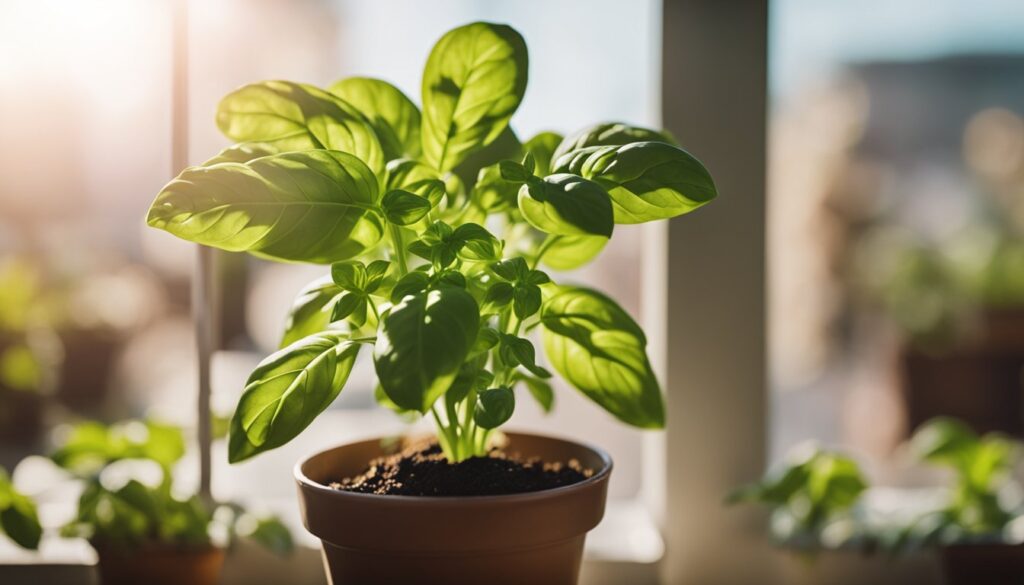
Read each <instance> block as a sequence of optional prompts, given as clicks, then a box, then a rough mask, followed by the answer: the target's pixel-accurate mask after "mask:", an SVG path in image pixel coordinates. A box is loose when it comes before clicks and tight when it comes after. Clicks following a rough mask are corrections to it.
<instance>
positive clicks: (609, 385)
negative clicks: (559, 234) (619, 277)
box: [540, 287, 665, 428]
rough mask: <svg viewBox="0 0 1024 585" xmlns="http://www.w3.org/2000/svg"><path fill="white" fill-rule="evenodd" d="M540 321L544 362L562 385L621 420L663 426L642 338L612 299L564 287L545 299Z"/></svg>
mask: <svg viewBox="0 0 1024 585" xmlns="http://www.w3.org/2000/svg"><path fill="white" fill-rule="evenodd" d="M540 322H541V326H542V332H543V333H542V337H543V340H544V350H545V353H547V356H548V361H549V362H550V363H551V366H552V367H553V368H554V369H555V370H556V371H558V373H559V374H561V375H562V377H563V378H565V380H566V381H567V382H569V383H570V384H572V385H573V386H575V387H576V388H577V389H579V390H580V391H581V392H583V394H584V395H586V396H587V397H588V398H590V399H591V400H593V401H594V402H596V403H597V404H599V405H600V406H602V407H603V408H604V409H605V410H607V411H608V412H610V413H611V414H612V415H614V416H615V417H617V418H618V419H619V420H622V421H623V422H626V423H628V424H631V425H634V426H637V427H642V428H661V427H663V426H664V425H665V407H664V404H663V402H662V397H661V390H660V389H659V387H658V381H657V380H656V379H655V377H654V372H653V370H652V369H651V365H650V362H649V361H648V359H647V353H646V346H647V339H646V337H645V336H644V333H643V331H642V330H641V329H640V326H639V325H637V324H636V322H635V321H633V319H632V318H631V317H630V316H629V314H628V313H626V311H624V310H622V308H621V307H619V306H618V305H617V304H616V303H615V302H614V301H612V300H611V299H609V298H608V297H606V296H604V295H602V294H601V293H598V292H596V291H593V290H589V289H585V288H573V287H565V288H562V289H561V290H560V292H558V293H556V294H555V295H553V296H552V297H550V298H549V299H547V301H545V303H544V306H543V309H542V310H541V315H540Z"/></svg>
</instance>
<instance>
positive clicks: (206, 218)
mask: <svg viewBox="0 0 1024 585" xmlns="http://www.w3.org/2000/svg"><path fill="white" fill-rule="evenodd" d="M527 70H528V56H527V50H526V44H525V42H524V41H523V38H522V37H521V36H520V35H519V33H517V32H516V31H515V30H513V29H512V28H510V27H508V26H504V25H497V24H490V23H482V22H477V23H472V24H469V25H465V26H462V27H459V28H456V29H454V30H452V31H449V32H448V33H447V34H445V35H444V36H443V37H442V38H441V39H440V40H439V41H438V42H437V44H436V45H435V46H434V48H433V50H432V51H431V53H430V56H429V57H428V59H427V63H426V67H425V69H424V74H423V82H422V96H421V97H422V111H421V109H420V108H418V107H417V106H416V105H415V104H414V103H413V102H412V101H411V100H410V99H409V98H408V97H406V96H405V95H404V94H402V92H401V91H399V90H398V89H397V88H395V87H394V86H392V85H390V84H388V83H386V82H384V81H381V80H377V79H369V78H350V79H345V80H342V81H339V82H338V83H335V84H333V85H332V86H330V88H328V90H323V89H319V88H317V87H314V86H311V85H307V84H299V83H292V82H287V81H266V82H262V83H256V84H252V85H247V86H245V87H242V88H240V89H238V90H236V91H234V92H232V93H231V94H229V95H227V96H226V97H225V98H224V99H223V100H222V101H221V103H220V106H219V108H218V111H217V124H218V126H219V127H220V129H221V130H222V131H223V132H224V134H225V135H227V136H228V137H229V138H231V139H232V140H234V141H236V142H237V144H235V145H234V146H231V147H229V148H227V149H225V150H224V151H222V152H221V153H220V154H218V155H217V156H215V157H214V158H213V159H210V160H209V161H207V162H206V163H204V164H202V165H200V166H196V167H192V168H189V169H186V170H185V171H183V172H182V173H181V174H180V175H179V176H178V178H176V179H175V180H173V181H171V183H169V184H168V185H167V186H166V187H164V189H163V190H162V191H161V192H160V194H159V195H158V196H157V198H156V201H155V202H154V203H153V205H152V208H151V209H150V212H149V216H148V220H147V221H148V223H149V225H151V226H153V227H156V228H160V229H164V230H167V231H168V232H170V233H172V234H175V235H177V236H179V237H181V238H184V239H187V240H190V241H193V242H197V243H200V244H203V245H208V246H214V247H217V248H221V249H224V250H229V251H236V252H241V251H245V252H249V253H252V254H254V255H256V256H259V257H262V258H267V259H272V260H279V261H291V262H311V263H318V264H329V265H330V266H331V270H330V275H329V276H325V277H324V278H321V279H319V280H317V281H315V282H313V283H310V285H309V286H307V287H306V288H305V289H303V291H302V292H301V293H300V294H299V296H298V298H297V299H296V301H295V304H294V306H293V307H292V310H291V314H290V317H289V319H288V322H287V324H286V327H285V332H284V335H283V339H282V343H281V346H282V349H281V350H280V351H278V352H277V353H275V354H273V355H271V356H270V357H268V358H267V359H266V360H264V361H263V362H262V363H261V364H260V365H259V366H258V367H257V368H256V370H255V371H254V372H253V373H252V376H251V377H250V378H249V381H248V384H247V386H246V388H245V390H244V392H243V395H242V397H241V399H240V401H239V404H238V408H237V410H236V412H235V415H234V418H233V419H232V423H231V429H230V443H229V457H230V459H231V461H233V462H237V461H241V460H244V459H246V458H249V457H252V456H253V455H256V454H258V453H260V452H263V451H266V450H269V449H273V448H275V447H278V446H281V445H283V444H284V443H286V442H288V441H289V440H291V439H292V438H293V437H295V436H296V435H297V434H298V433H299V432H301V431H302V430H303V429H304V428H305V427H306V426H308V425H309V423H310V422H311V421H312V420H313V419H314V418H315V417H316V416H317V415H318V414H319V413H320V412H322V411H323V410H324V409H325V408H327V406H328V405H330V403H331V402H332V401H333V400H334V399H335V397H337V395H338V393H339V392H340V391H341V390H342V387H343V386H344V384H345V382H346V379H347V378H348V375H349V373H350V372H351V370H352V366H353V363H354V362H355V360H356V358H357V356H358V354H359V353H360V352H361V351H362V349H363V348H364V347H365V346H370V347H371V349H372V354H373V356H372V357H373V361H374V365H375V368H376V372H377V375H378V379H379V389H378V391H377V392H376V396H377V398H378V400H379V401H380V402H381V403H382V404H384V405H385V406H388V407H389V408H392V409H394V410H397V411H400V412H406V413H410V412H411V413H430V415H431V416H432V417H433V418H434V420H435V421H436V424H437V428H438V439H439V442H440V444H441V446H442V448H443V449H444V452H445V454H446V455H447V457H448V458H449V459H450V460H452V461H458V460H461V459H465V458H467V457H471V456H475V455H481V454H483V453H485V452H486V449H487V441H488V436H489V434H490V433H491V432H492V431H493V429H495V428H497V427H499V426H500V425H502V424H503V423H504V422H506V421H507V420H508V419H509V417H511V415H512V413H513V410H514V408H515V400H516V398H515V394H514V388H515V387H517V386H520V387H525V388H526V389H527V390H528V391H529V393H530V394H531V395H532V396H533V397H534V398H536V399H537V400H538V401H539V402H540V403H541V405H542V406H543V407H544V408H545V409H549V408H551V406H552V402H553V392H552V389H551V386H550V384H549V381H548V380H549V379H550V378H551V376H552V374H551V372H549V371H548V370H547V369H546V368H544V367H542V366H541V365H540V364H538V356H537V350H536V347H535V345H534V341H533V340H532V339H531V336H530V333H531V332H533V331H539V333H540V338H541V339H542V342H543V347H544V352H545V354H546V355H547V360H548V363H550V364H551V367H552V368H553V369H554V370H556V371H557V372H558V373H559V374H560V375H561V376H562V377H563V378H565V379H566V380H567V381H568V382H569V383H570V384H571V385H573V386H574V387H576V388H577V389H579V390H580V391H581V392H582V393H583V394H585V395H586V396H587V397H589V398H590V399H592V400H594V401H595V402H596V403H597V404H599V405H600V406H602V407H603V408H604V409H606V410H607V411H608V412H610V413H611V414H612V415H614V416H615V417H617V418H618V419H620V420H622V421H624V422H626V423H628V424H631V425H634V426H638V427H642V428H660V427H662V426H663V425H664V422H665V421H664V407H663V404H662V397H661V391H660V389H659V386H658V382H657V380H656V379H655V377H654V374H653V372H652V370H651V366H650V363H649V361H648V358H647V355H646V343H647V341H646V337H645V336H644V333H643V331H642V330H641V329H640V327H639V326H638V325H637V324H636V322H635V321H634V320H633V319H632V318H631V317H630V316H629V314H628V313H626V311H624V310H623V309H622V308H621V307H619V306H618V305H617V304H616V303H615V302H614V301H613V300H611V299H609V298H608V297H606V296H605V295H603V294H601V293H599V292H597V291H594V290H590V289H587V288H582V287H574V286H561V285H558V284H556V283H554V282H553V281H552V279H551V277H550V275H549V274H547V272H545V271H544V270H542V267H547V268H552V269H556V270H569V269H573V268H577V267H579V266H581V265H583V264H585V263H587V262H589V261H590V260H592V259H593V258H594V257H595V256H596V255H597V254H598V253H599V252H600V251H601V249H602V248H603V247H604V245H605V244H606V243H607V241H608V238H610V237H611V235H612V233H613V230H614V226H615V225H616V224H633V223H642V222H646V221H653V220H659V219H666V218H671V217H676V216H678V215H682V214H685V213H688V212H690V211H692V210H694V209H696V208H698V207H700V206H701V205H703V204H705V203H707V202H708V201H710V200H711V199H712V198H714V197H715V195H716V191H715V187H714V184H713V182H712V180H711V177H710V175H709V174H708V172H707V170H706V169H705V168H704V167H703V166H702V165H701V164H700V162H698V161H697V160H696V159H695V158H694V157H692V156H691V155H690V154H688V153H687V152H686V151H684V150H682V149H680V148H679V147H678V146H677V145H676V144H675V141H674V140H673V139H672V138H671V137H670V136H668V135H667V134H665V133H662V132H658V131H654V130H648V129H644V128H637V127H632V126H628V125H625V124H617V123H607V124H598V125H595V126H592V127H589V128H585V129H583V130H581V131H579V132H577V133H576V134H573V135H571V136H568V137H565V138H563V137H562V136H560V135H558V134H556V133H553V132H542V133H540V134H538V135H536V136H534V137H532V138H530V139H529V140H527V141H525V142H520V140H519V138H518V137H517V136H516V134H515V133H514V132H513V131H512V130H511V128H510V127H509V125H508V124H509V120H510V118H511V117H512V115H513V114H514V112H515V110H516V109H517V108H518V106H519V103H520V101H521V100H522V98H523V95H524V93H525V91H526V84H527V76H528V74H527Z"/></svg>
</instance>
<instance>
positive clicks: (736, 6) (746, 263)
mask: <svg viewBox="0 0 1024 585" xmlns="http://www.w3.org/2000/svg"><path fill="white" fill-rule="evenodd" d="M767 4H768V0H728V1H725V0H664V3H663V16H664V18H663V38H662V50H663V52H662V110H663V111H662V113H663V121H664V125H665V127H666V128H667V129H668V130H670V131H671V132H672V133H673V134H675V135H676V136H677V137H679V139H680V141H682V143H683V144H685V145H686V148H687V149H690V150H692V152H694V153H696V154H697V155H698V156H699V157H700V158H701V160H702V161H703V162H704V163H705V164H706V165H707V166H708V168H709V169H710V170H711V173H712V175H713V176H714V177H715V181H716V183H717V185H718V189H719V198H718V199H717V200H716V201H714V202H713V203H711V204H710V205H708V206H707V207H705V208H702V209H700V210H699V211H697V212H695V213H694V214H692V215H691V216H686V217H681V218H678V219H676V220H672V221H671V222H670V223H669V226H668V237H667V250H668V254H667V259H666V260H665V261H666V263H667V264H666V270H667V275H668V278H667V289H666V290H667V306H666V317H667V318H666V327H667V328H666V330H665V332H664V334H665V337H666V344H665V347H666V349H667V351H668V359H667V360H666V362H665V363H666V366H667V367H666V371H667V378H666V385H665V386H666V392H667V401H668V428H667V431H666V436H665V445H666V449H667V455H666V461H665V464H666V465H667V477H666V488H667V494H668V498H667V502H666V516H665V519H666V523H665V535H666V545H667V555H666V560H665V563H664V571H665V574H664V575H663V577H664V582H665V583H672V584H682V585H689V584H703V583H716V584H737V585H740V584H743V585H747V584H750V583H758V584H766V583H772V582H773V581H777V579H775V578H773V575H772V572H773V571H772V567H773V556H772V551H771V549H770V547H769V545H768V543H767V540H768V539H767V538H765V536H764V534H765V533H764V528H765V527H764V522H763V517H762V516H761V515H760V514H759V513H757V512H756V511H753V510H749V509H740V508H736V509H732V508H727V507H725V506H724V505H723V499H724V497H725V496H726V495H727V494H728V492H729V491H730V490H731V489H733V488H734V487H735V486H736V485H738V484H740V483H743V482H747V481H750V480H752V479H754V478H756V477H757V476H759V475H760V474H761V473H762V472H763V468H764V463H765V457H766V452H767V420H768V407H767V396H766V392H767V376H766V363H765V355H766V336H765V330H766V323H765V304H766V302H765V290H766V287H765V174H766V172H765V171H766V169H765V164H766V162H765V160H766V103H767V99H766V93H767V26H768V10H767Z"/></svg>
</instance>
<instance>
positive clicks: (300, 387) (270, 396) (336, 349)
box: [228, 332, 360, 463]
mask: <svg viewBox="0 0 1024 585" xmlns="http://www.w3.org/2000/svg"><path fill="white" fill-rule="evenodd" d="M359 347H360V346H359V344H357V343H355V342H352V341H348V340H347V339H346V338H345V334H343V333H338V332H323V333H316V334H313V335H310V336H309V337H306V338H303V339H301V340H299V341H297V342H295V343H294V344H292V345H289V346H288V347H286V348H284V349H282V350H280V351H278V352H277V353H274V354H273V355H271V356H269V357H267V358H266V359H264V360H263V361H262V362H260V364H259V366H257V368H256V369H255V370H254V371H253V373H252V375H250V376H249V380H248V382H247V383H246V386H245V390H244V391H243V393H242V398H241V399H240V400H239V402H238V408H237V409H236V410H235V415H234V417H232V419H231V432H230V438H229V444H228V459H229V460H230V461H231V462H232V463H237V462H239V461H243V460H245V459H248V458H249V457H252V456H253V455H256V454H258V453H262V452H264V451H269V450H271V449H275V448H277V447H280V446H281V445H284V444H285V443H287V442H288V441H290V440H292V439H293V438H295V436H296V435H298V434H299V433H300V432H302V430H303V429H305V428H306V427H307V426H309V423H311V422H313V419H314V418H316V416H317V415H319V414H320V413H321V412H323V411H324V409H326V408H327V407H328V406H329V405H330V404H331V402H333V401H334V399H335V398H336V397H337V396H338V393H339V392H341V389H342V387H343V386H344V385H345V381H346V380H347V379H348V375H349V372H351V371H352V365H353V364H354V363H355V359H356V355H358V353H359Z"/></svg>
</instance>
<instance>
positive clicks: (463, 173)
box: [452, 127, 523, 188]
mask: <svg viewBox="0 0 1024 585" xmlns="http://www.w3.org/2000/svg"><path fill="white" fill-rule="evenodd" d="M522 156H523V145H522V143H520V142H519V137H518V136H516V133H515V132H514V131H513V130H512V128H511V127H505V129H504V130H502V132H501V134H498V137H497V138H495V139H494V142H492V143H490V144H488V145H487V146H485V147H483V148H480V149H477V150H472V151H470V152H469V154H468V155H467V156H466V159H465V160H464V161H462V162H461V163H459V164H458V166H456V167H455V168H454V169H452V173H453V174H454V175H455V176H457V177H459V179H460V180H461V181H462V183H463V185H468V186H469V187H470V188H472V187H474V186H475V185H474V181H478V180H479V178H480V176H481V174H480V173H481V171H482V170H483V169H484V168H485V167H490V166H494V165H497V164H498V162H499V161H503V160H509V159H511V160H519V159H520V158H522Z"/></svg>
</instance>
